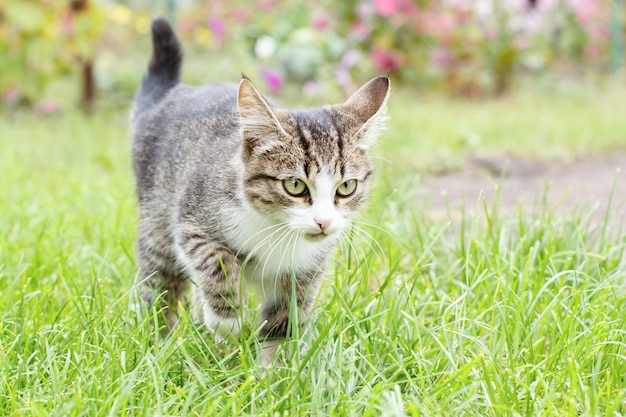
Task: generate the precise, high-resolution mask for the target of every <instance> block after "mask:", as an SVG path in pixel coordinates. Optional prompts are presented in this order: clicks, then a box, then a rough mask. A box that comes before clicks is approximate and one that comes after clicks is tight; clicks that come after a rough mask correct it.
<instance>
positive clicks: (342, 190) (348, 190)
mask: <svg viewBox="0 0 626 417" xmlns="http://www.w3.org/2000/svg"><path fill="white" fill-rule="evenodd" d="M355 191H356V180H348V181H346V182H344V183H341V184H340V185H339V187H337V195H338V196H340V197H350V196H351V195H352V194H354V192H355Z"/></svg>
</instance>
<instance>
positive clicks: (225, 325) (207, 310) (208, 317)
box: [202, 303, 241, 341]
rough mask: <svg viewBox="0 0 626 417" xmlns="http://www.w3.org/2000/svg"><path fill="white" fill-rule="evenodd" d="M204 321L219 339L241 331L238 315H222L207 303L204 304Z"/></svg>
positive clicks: (235, 334)
mask: <svg viewBox="0 0 626 417" xmlns="http://www.w3.org/2000/svg"><path fill="white" fill-rule="evenodd" d="M202 321H203V323H204V325H205V326H206V327H207V328H208V329H209V330H211V331H212V332H215V338H216V340H217V341H222V340H224V339H226V338H227V337H228V336H229V335H230V334H232V335H234V336H238V335H239V332H240V331H241V324H240V323H239V319H238V318H237V317H235V318H224V317H220V316H218V315H217V314H215V312H214V311H213V309H212V308H211V306H209V305H208V304H207V303H203V304H202Z"/></svg>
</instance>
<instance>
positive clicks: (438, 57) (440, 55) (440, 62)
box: [430, 48, 452, 67]
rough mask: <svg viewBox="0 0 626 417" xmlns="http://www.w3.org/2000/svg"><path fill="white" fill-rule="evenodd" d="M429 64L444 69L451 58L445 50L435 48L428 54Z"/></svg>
mask: <svg viewBox="0 0 626 417" xmlns="http://www.w3.org/2000/svg"><path fill="white" fill-rule="evenodd" d="M430 62H431V63H433V64H434V65H437V66H439V67H446V66H448V65H450V63H451V62H452V57H451V56H450V53H449V52H448V51H446V50H445V49H443V48H435V49H433V51H432V52H431V53H430Z"/></svg>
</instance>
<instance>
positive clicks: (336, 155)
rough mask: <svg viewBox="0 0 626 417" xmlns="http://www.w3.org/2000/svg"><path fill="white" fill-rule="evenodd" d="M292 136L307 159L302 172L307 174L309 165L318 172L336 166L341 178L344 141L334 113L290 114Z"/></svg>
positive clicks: (330, 111)
mask: <svg viewBox="0 0 626 417" xmlns="http://www.w3.org/2000/svg"><path fill="white" fill-rule="evenodd" d="M289 115H290V116H291V118H290V122H291V123H290V124H291V126H289V127H290V128H291V129H289V130H292V132H291V133H292V135H293V136H294V138H295V139H296V141H297V143H298V144H299V146H300V148H301V149H302V150H303V151H304V154H305V157H306V160H307V161H306V163H305V172H306V174H307V176H309V174H310V169H311V167H310V164H311V163H313V164H314V165H315V166H316V167H317V169H318V170H319V169H321V167H322V166H324V165H331V166H334V167H335V172H341V175H342V176H343V162H342V161H343V160H344V148H345V143H344V141H345V139H344V135H343V132H342V129H341V125H340V123H339V121H338V120H337V117H336V114H335V113H334V112H333V111H332V110H331V109H330V108H318V109H314V110H309V111H306V112H299V111H294V112H290V113H289Z"/></svg>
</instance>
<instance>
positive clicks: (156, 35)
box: [132, 17, 183, 120]
mask: <svg viewBox="0 0 626 417" xmlns="http://www.w3.org/2000/svg"><path fill="white" fill-rule="evenodd" d="M182 62H183V51H182V48H181V46H180V42H179V41H178V38H177V37H176V34H175V33H174V30H173V29H172V26H170V24H169V22H168V21H167V20H166V19H165V18H162V17H159V18H157V19H154V20H153V21H152V59H151V60H150V65H149V66H148V72H147V73H146V74H145V75H144V76H143V79H142V81H141V87H140V88H139V90H137V92H136V93H135V100H134V103H133V112H132V119H133V120H136V119H137V118H138V117H139V116H141V114H144V113H145V112H147V111H148V110H150V108H152V106H154V105H155V104H156V103H157V102H158V101H159V100H160V99H161V98H162V97H163V96H164V95H165V93H166V92H167V91H169V90H170V89H171V88H172V87H174V86H175V85H176V84H178V83H179V81H180V67H181V64H182Z"/></svg>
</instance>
